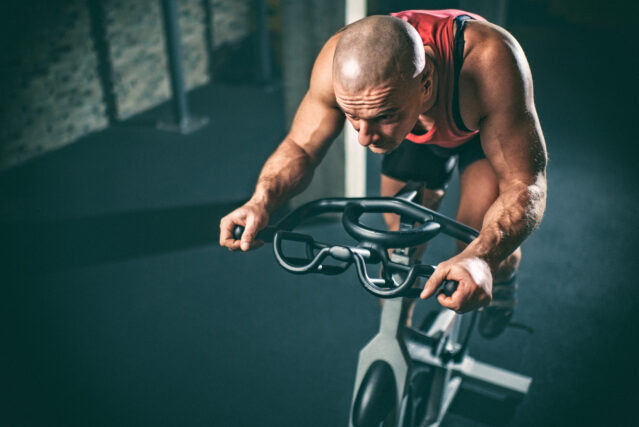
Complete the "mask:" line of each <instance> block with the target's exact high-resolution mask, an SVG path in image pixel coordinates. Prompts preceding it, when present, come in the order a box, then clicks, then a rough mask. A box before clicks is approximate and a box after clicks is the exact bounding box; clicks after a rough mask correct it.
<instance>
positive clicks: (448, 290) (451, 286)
mask: <svg viewBox="0 0 639 427" xmlns="http://www.w3.org/2000/svg"><path fill="white" fill-rule="evenodd" d="M457 286H459V282H457V281H455V280H444V281H443V282H442V285H441V286H440V287H439V292H438V293H440V294H444V295H446V296H447V297H449V296H451V295H452V294H453V293H455V291H456V290H457Z"/></svg>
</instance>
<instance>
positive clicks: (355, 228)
mask: <svg viewBox="0 0 639 427" xmlns="http://www.w3.org/2000/svg"><path fill="white" fill-rule="evenodd" d="M368 212H376V213H385V212H389V213H396V214H400V215H406V216H409V217H410V218H412V219H414V220H415V221H423V222H424V223H423V225H421V226H420V227H417V228H414V229H412V230H400V231H388V230H378V229H374V228H371V227H368V226H366V225H364V224H362V223H361V222H360V217H361V216H362V214H364V213H368ZM342 224H343V226H344V229H345V230H346V231H347V232H348V234H350V235H351V236H353V237H354V238H356V239H357V240H359V241H367V242H373V243H376V244H378V245H382V246H383V247H385V248H398V247H410V246H418V245H421V244H422V243H425V242H427V241H428V240H430V239H432V238H433V237H434V236H435V235H436V234H437V233H439V231H440V229H441V226H440V224H438V223H436V222H434V221H433V220H432V217H427V218H424V217H423V216H422V217H419V216H418V215H416V214H415V212H413V211H412V210H410V209H408V208H407V207H406V206H404V205H402V204H389V203H388V202H387V201H370V202H364V201H361V202H358V203H349V204H348V205H346V208H344V214H343V215H342Z"/></svg>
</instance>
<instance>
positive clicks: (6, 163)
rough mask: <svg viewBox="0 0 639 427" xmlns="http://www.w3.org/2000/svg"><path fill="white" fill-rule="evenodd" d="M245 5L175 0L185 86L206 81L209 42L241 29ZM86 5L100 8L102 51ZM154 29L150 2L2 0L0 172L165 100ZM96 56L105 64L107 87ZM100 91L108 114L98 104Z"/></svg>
mask: <svg viewBox="0 0 639 427" xmlns="http://www.w3.org/2000/svg"><path fill="white" fill-rule="evenodd" d="M251 5H252V0H177V7H178V15H179V18H178V19H179V26H180V33H181V43H182V48H183V51H182V55H183V69H184V74H185V80H186V82H185V83H186V86H187V88H188V89H192V88H195V87H197V86H200V85H203V84H206V83H208V82H209V81H210V80H211V78H212V77H211V75H210V71H209V65H210V59H211V53H210V49H211V47H215V48H218V47H222V46H225V45H228V44H234V43H240V42H241V41H242V40H244V39H245V38H246V37H248V35H249V32H250V31H251V19H252V17H251V13H252V6H251ZM92 7H93V8H94V9H93V10H95V8H96V7H97V8H98V10H100V11H101V21H100V23H101V31H102V34H103V35H104V41H105V43H104V46H105V47H106V49H105V50H104V52H101V51H100V50H99V49H98V45H99V44H98V43H96V42H97V40H96V38H97V37H96V35H95V34H96V29H95V28H94V27H95V26H96V23H95V20H92V19H91V13H90V10H91V8H92ZM207 9H208V12H209V13H207ZM207 18H208V20H207ZM164 37H165V35H164V24H163V19H162V7H161V2H160V0H65V1H52V0H48V1H47V0H30V1H26V2H3V4H2V5H0V49H1V50H0V52H1V53H0V171H2V170H6V169H9V168H11V167H12V166H15V165H18V164H21V163H23V162H25V161H27V160H29V159H31V158H34V157H36V156H37V155H39V154H41V153H44V152H47V151H50V150H52V149H55V148H58V147H61V146H64V145H67V144H70V143H72V142H74V141H76V140H77V139H78V138H80V137H82V136H84V135H86V134H88V133H90V132H93V131H97V130H100V129H104V128H105V127H107V126H108V125H109V121H110V119H111V120H123V119H126V118H129V117H131V116H133V115H135V114H138V113H141V112H143V111H145V110H147V109H149V108H151V107H153V106H156V105H158V104H159V103H161V102H164V101H166V100H168V99H169V98H170V87H169V76H168V70H167V58H166V50H165V39H164ZM211 39H212V40H211ZM101 55H102V56H101ZM213 55H214V53H213ZM100 63H102V64H106V65H105V66H104V67H103V73H104V69H106V71H107V73H108V74H109V78H108V80H107V81H108V83H109V85H107V86H105V80H104V78H101V74H100ZM102 77H103V76H102ZM105 92H106V93H105ZM109 97H111V99H113V102H114V104H115V105H114V106H113V109H114V111H113V113H112V114H113V116H114V117H109V114H108V112H107V106H106V105H105V99H108V98H109Z"/></svg>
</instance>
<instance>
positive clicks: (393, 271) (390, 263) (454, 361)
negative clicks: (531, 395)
mask: <svg viewBox="0 0 639 427" xmlns="http://www.w3.org/2000/svg"><path fill="white" fill-rule="evenodd" d="M418 197H419V186H418V185H413V184H410V183H409V184H408V185H407V186H406V187H405V188H404V189H403V190H401V191H400V192H399V193H398V194H397V195H396V196H395V197H367V198H329V199H320V200H316V201H313V202H310V203H307V204H305V205H303V206H300V207H299V208H297V209H295V210H293V211H292V212H290V213H289V214H288V215H287V216H286V217H284V218H283V219H282V220H281V221H280V222H279V223H278V224H277V225H276V226H275V227H267V228H266V229H265V230H263V231H262V232H261V233H260V234H259V235H258V238H260V239H263V240H266V241H272V242H273V250H274V253H275V257H276V259H277V261H278V263H279V264H280V265H281V266H282V267H283V268H284V269H286V270H287V271H289V272H291V273H294V274H307V273H321V274H328V275H336V274H341V273H343V272H345V271H346V270H347V269H348V268H349V267H350V266H351V265H355V270H356V272H357V276H358V279H359V281H360V283H361V284H362V286H363V287H364V288H365V289H366V290H367V291H368V292H370V293H371V294H373V295H375V296H377V297H380V298H384V299H385V301H384V304H383V307H382V314H381V321H380V327H379V332H378V333H377V335H376V336H375V337H373V339H372V340H371V341H370V342H369V343H368V344H367V345H366V346H365V347H364V348H363V349H362V350H361V351H360V355H359V361H358V365H357V374H356V378H355V387H354V391H353V397H352V402H351V410H350V417H349V426H351V427H364V426H366V427H368V426H375V427H379V426H401V427H405V426H439V424H440V423H441V422H442V420H443V418H444V416H445V415H446V412H447V410H448V408H449V407H450V405H451V403H452V401H453V398H454V397H455V395H456V393H457V391H458V390H459V389H460V386H461V384H462V382H463V383H464V385H468V386H469V387H472V388H473V389H481V390H484V391H485V392H487V393H490V394H492V395H496V396H498V397H500V398H502V399H508V400H509V401H512V402H517V401H519V400H521V399H522V398H523V397H524V396H525V395H526V393H527V392H528V389H529V387H530V383H531V381H532V380H531V378H529V377H526V376H523V375H520V374H516V373H514V372H510V371H507V370H504V369H501V368H497V367H494V366H491V365H488V364H485V363H481V362H478V361H476V360H474V359H473V358H471V357H470V356H468V354H467V350H468V343H469V339H470V336H471V333H472V331H473V327H474V324H475V320H476V316H477V312H474V313H473V314H472V315H471V319H470V322H469V323H468V324H467V325H462V323H463V322H462V319H463V318H464V317H466V316H461V315H458V314H456V313H455V312H453V311H451V310H448V309H442V310H439V311H435V312H431V313H429V314H428V315H427V316H426V318H425V319H424V321H423V322H422V324H421V325H420V327H419V328H413V327H407V326H406V312H407V310H406V308H407V304H409V299H410V298H417V297H418V296H419V294H420V293H421V289H419V288H417V287H414V284H415V283H417V282H419V279H420V278H428V277H430V275H431V274H432V273H433V271H434V270H435V268H434V267H433V266H430V265H427V264H421V263H420V262H418V261H416V260H414V259H413V258H414V257H413V254H414V251H415V250H416V248H417V247H418V246H420V245H422V244H424V243H426V242H427V241H429V240H430V239H432V238H433V237H435V236H436V235H437V234H439V233H443V234H446V235H448V236H450V237H453V238H455V239H457V240H460V241H462V242H466V243H470V242H471V241H472V240H473V239H474V238H475V237H476V236H477V235H478V232H477V231H476V230H474V229H472V228H470V227H468V226H466V225H464V224H461V223H459V222H457V221H455V220H452V219H450V218H448V217H446V216H444V215H442V214H439V213H437V212H434V211H432V210H430V209H427V208H425V207H423V206H421V205H419V204H417V203H415V200H418ZM327 213H333V214H335V213H339V214H341V220H342V225H343V228H344V230H345V231H346V232H347V233H348V234H349V235H350V236H351V237H352V238H354V239H355V240H357V242H358V244H357V245H354V246H350V245H344V244H339V245H331V244H327V243H321V242H318V241H316V240H315V239H313V237H311V236H309V235H307V234H302V233H298V232H294V231H293V230H294V229H295V228H296V227H297V226H298V225H300V223H302V222H303V221H305V220H307V219H309V218H312V217H316V216H318V215H323V214H327ZM368 213H394V214H397V215H399V216H400V218H401V221H400V229H399V230H398V231H387V230H378V229H375V228H373V227H370V226H369V225H366V224H364V223H363V222H362V216H363V215H364V214H368ZM416 224H417V225H416ZM242 232H243V228H242V227H239V226H238V227H236V229H235V230H234V235H235V238H237V239H239V238H240V237H241V235H242ZM290 246H296V247H297V249H298V250H297V251H295V253H294V254H290V253H288V254H287V253H285V252H290V250H288V249H287V250H285V247H289V248H290ZM300 246H301V248H302V249H301V250H300ZM389 249H393V250H392V252H391V253H390V254H389ZM299 252H302V253H301V254H300V253H299ZM370 264H379V265H381V273H379V272H378V270H376V273H377V274H374V275H371V274H369V270H368V267H367V265H370ZM371 276H375V277H371ZM377 276H381V277H377ZM457 285H458V284H457V282H454V281H445V282H444V283H443V285H442V286H441V288H440V289H439V292H442V293H444V294H446V295H452V293H453V292H454V291H455V290H456V288H457Z"/></svg>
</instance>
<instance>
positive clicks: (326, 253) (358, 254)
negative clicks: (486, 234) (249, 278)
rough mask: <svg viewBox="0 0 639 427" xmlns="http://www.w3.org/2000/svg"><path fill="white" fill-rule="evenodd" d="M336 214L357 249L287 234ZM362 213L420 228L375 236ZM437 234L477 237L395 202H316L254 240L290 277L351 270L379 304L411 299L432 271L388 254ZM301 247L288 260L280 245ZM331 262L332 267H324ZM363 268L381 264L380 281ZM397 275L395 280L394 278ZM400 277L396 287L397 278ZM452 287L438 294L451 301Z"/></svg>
mask: <svg viewBox="0 0 639 427" xmlns="http://www.w3.org/2000/svg"><path fill="white" fill-rule="evenodd" d="M340 212H341V213H342V225H343V227H344V229H345V230H346V232H347V233H348V234H349V235H350V236H352V237H353V238H355V239H356V240H357V241H358V242H359V244H358V245H357V246H347V245H329V244H326V243H321V242H317V241H315V240H314V239H313V237H311V236H309V235H307V234H301V233H295V232H293V230H294V229H295V227H297V226H298V225H299V224H300V223H302V222H303V221H304V220H307V219H309V218H312V217H315V216H318V215H321V214H325V213H340ZM364 213H394V214H398V215H401V216H402V217H404V218H408V219H409V220H412V221H413V222H415V223H420V224H422V225H420V226H418V227H417V228H413V229H411V230H400V231H388V230H377V229H374V228H371V227H369V226H366V225H364V224H362V223H361V221H360V218H361V216H362V215H363V214H364ZM243 232H244V228H243V227H241V226H236V227H235V229H234V230H233V235H234V237H235V238H236V239H240V238H241V236H242V233H243ZM439 233H444V234H446V235H448V236H451V237H453V238H455V239H457V240H461V241H463V242H466V243H470V242H471V241H472V240H473V239H474V238H475V237H477V235H478V234H479V233H478V232H477V231H476V230H474V229H473V228H471V227H468V226H466V225H464V224H461V223H459V222H457V221H455V220H453V219H450V218H448V217H446V216H444V215H442V214H440V213H437V212H435V211H432V210H430V209H428V208H425V207H423V206H421V205H419V204H416V203H413V202H410V201H407V200H404V199H400V198H395V197H365V198H346V197H341V198H329V199H319V200H315V201H312V202H309V203H306V204H305V205H302V206H300V207H299V208H297V209H295V210H293V211H292V212H290V213H289V214H288V215H287V216H286V217H284V218H283V219H282V220H281V221H280V222H279V223H278V224H277V225H276V226H274V227H266V228H265V229H264V230H262V231H261V232H260V233H259V234H258V235H257V238H258V239H262V240H265V241H272V242H273V251H274V253H275V258H276V259H277V261H278V263H279V264H280V265H281V266H282V267H283V268H284V269H286V270H287V271H289V272H291V273H295V274H306V273H322V274H340V273H342V272H344V271H346V269H348V268H349V267H350V266H351V265H352V264H355V267H356V270H357V275H358V278H359V280H360V282H361V283H362V285H363V286H364V288H365V289H366V290H367V291H369V292H370V293H372V294H373V295H376V296H378V297H381V298H393V297H400V296H402V297H410V298H416V297H418V296H419V294H420V293H421V289H417V288H413V287H412V285H413V283H414V281H415V279H417V277H426V278H428V277H430V276H431V274H432V273H433V271H435V268H434V267H433V266H430V265H427V264H419V263H418V264H414V265H410V266H408V265H404V264H399V263H396V262H393V261H391V260H390V258H389V256H388V251H387V250H388V249H391V248H404V247H413V246H418V245H421V244H423V243H425V242H427V241H429V240H430V239H432V238H433V237H435V236H436V235H437V234H439ZM286 241H289V242H298V243H302V244H304V248H305V252H306V256H305V257H303V258H300V257H297V258H296V257H291V256H287V255H285V254H284V251H283V248H282V243H283V242H286ZM327 259H332V260H333V261H336V263H332V264H327V263H326V262H325V261H326V260H327ZM366 264H382V267H383V270H382V277H381V278H372V277H371V276H370V275H369V273H368V269H367V267H366ZM398 273H399V274H398ZM398 276H399V277H403V280H401V283H397V280H398V279H396V278H397V277H398ZM455 289H457V282H454V281H445V282H444V283H443V284H442V287H441V290H440V292H442V293H444V294H446V295H451V294H452V293H453V292H454V291H455Z"/></svg>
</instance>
